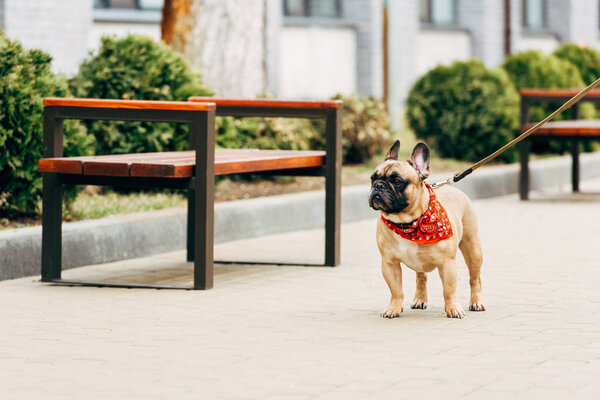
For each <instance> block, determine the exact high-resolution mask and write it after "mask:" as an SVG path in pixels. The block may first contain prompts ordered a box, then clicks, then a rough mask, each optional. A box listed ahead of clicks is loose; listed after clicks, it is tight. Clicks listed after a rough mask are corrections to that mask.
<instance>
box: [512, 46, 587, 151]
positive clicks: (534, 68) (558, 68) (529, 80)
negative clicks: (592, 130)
mask: <svg viewBox="0 0 600 400" xmlns="http://www.w3.org/2000/svg"><path fill="white" fill-rule="evenodd" d="M502 68H503V69H504V70H505V71H506V72H507V73H508V76H509V77H510V79H511V80H512V82H513V83H514V85H515V87H516V88H517V90H519V89H522V88H536V89H542V88H547V89H570V88H582V87H584V86H585V84H584V82H583V79H582V78H581V74H580V73H579V70H578V69H577V67H575V66H574V65H573V64H571V63H570V62H569V61H567V60H564V59H561V58H558V57H556V56H554V55H549V54H544V53H542V52H541V51H537V50H528V51H523V52H520V53H517V54H513V55H511V56H509V57H507V58H506V59H505V60H504V63H503V64H502ZM559 106H560V104H556V103H551V104H548V103H547V104H540V105H535V106H532V107H531V108H530V112H531V115H530V121H531V122H537V121H541V120H542V119H544V118H545V117H546V116H547V115H548V114H550V113H552V112H553V111H554V110H556V109H557V108H558V107H559ZM580 112H581V118H593V117H594V115H595V111H594V106H593V105H592V104H590V103H583V104H582V105H581V107H580ZM565 119H571V115H570V111H569V110H567V111H565V112H563V113H561V114H560V115H558V116H556V117H555V118H554V119H553V120H554V121H560V120H565ZM569 148H570V144H569V143H568V142H567V141H560V140H559V141H551V140H544V141H540V140H538V141H533V145H532V148H531V149H532V151H534V152H536V153H564V152H566V151H568V150H569ZM584 149H589V143H586V144H585V146H584Z"/></svg>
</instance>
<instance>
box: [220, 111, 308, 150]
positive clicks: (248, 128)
mask: <svg viewBox="0 0 600 400" xmlns="http://www.w3.org/2000/svg"><path fill="white" fill-rule="evenodd" d="M317 135H318V133H317V132H316V131H315V130H314V129H313V127H312V126H311V124H310V122H309V121H308V120H306V119H296V118H233V117H218V118H217V121H216V137H215V142H216V145H217V147H221V148H230V149H275V150H276V149H279V150H310V149H311V147H310V146H311V144H312V143H313V140H314V138H315V136H317Z"/></svg>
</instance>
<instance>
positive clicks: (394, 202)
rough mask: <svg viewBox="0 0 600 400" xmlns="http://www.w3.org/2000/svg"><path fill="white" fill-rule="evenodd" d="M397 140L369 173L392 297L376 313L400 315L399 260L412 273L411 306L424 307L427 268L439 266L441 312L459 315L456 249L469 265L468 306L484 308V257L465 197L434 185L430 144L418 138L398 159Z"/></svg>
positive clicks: (386, 278) (379, 237)
mask: <svg viewBox="0 0 600 400" xmlns="http://www.w3.org/2000/svg"><path fill="white" fill-rule="evenodd" d="M399 150H400V141H399V140H397V141H396V142H395V143H394V145H393V146H392V147H391V148H390V150H389V152H388V153H387V155H386V157H385V161H384V162H383V163H382V164H380V165H379V166H377V168H376V169H375V172H374V173H373V175H372V176H371V191H370V193H369V206H370V207H371V208H373V209H374V210H378V211H380V212H381V218H379V220H378V222H377V235H376V239H377V246H378V248H379V252H380V253H381V260H382V263H381V264H382V265H381V269H382V272H383V277H384V279H385V281H386V283H387V284H388V286H389V288H390V291H391V294H392V298H391V300H390V304H389V306H388V308H387V309H385V310H384V311H383V312H382V313H381V316H382V317H385V318H395V317H399V316H400V314H401V313H402V312H403V311H404V308H403V301H404V292H403V291H402V268H401V264H404V265H406V266H407V267H409V268H411V269H413V270H414V271H416V273H417V288H416V293H415V297H414V300H413V302H412V305H411V308H413V309H425V308H427V273H428V272H431V271H433V270H434V269H436V268H437V269H438V272H439V274H440V278H441V280H442V284H443V293H444V302H445V311H446V315H447V316H448V317H450V318H463V317H464V316H465V313H464V311H463V309H462V308H461V307H460V305H459V304H458V302H457V300H456V255H457V250H458V249H460V251H461V253H462V255H463V257H464V259H465V262H466V264H467V267H468V268H469V277H470V279H469V283H470V285H471V300H470V302H469V310H471V311H485V305H484V304H483V302H482V293H481V275H480V274H481V265H482V262H483V257H482V253H481V244H480V242H479V237H478V234H477V218H476V216H475V213H474V212H473V208H472V206H471V202H470V201H469V198H468V197H467V196H466V195H465V194H464V193H463V192H461V191H460V190H458V189H455V188H453V187H451V186H443V187H440V188H439V189H436V190H435V191H434V190H433V189H432V188H431V187H430V186H429V185H428V184H427V183H426V182H425V179H427V177H428V176H429V161H430V153H429V147H428V146H427V145H426V144H425V143H418V144H417V145H416V146H415V148H414V149H413V151H412V154H411V156H410V158H409V160H408V161H404V162H403V161H398V152H399Z"/></svg>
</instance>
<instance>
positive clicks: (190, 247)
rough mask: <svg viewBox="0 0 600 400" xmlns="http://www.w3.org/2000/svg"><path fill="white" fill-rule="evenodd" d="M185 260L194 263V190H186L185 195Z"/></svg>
mask: <svg viewBox="0 0 600 400" xmlns="http://www.w3.org/2000/svg"><path fill="white" fill-rule="evenodd" d="M187 198H188V200H187V202H188V211H187V236H186V237H187V260H188V261H190V262H191V261H194V258H195V257H194V243H195V241H196V235H195V232H196V227H195V225H196V224H195V221H196V189H188V195H187Z"/></svg>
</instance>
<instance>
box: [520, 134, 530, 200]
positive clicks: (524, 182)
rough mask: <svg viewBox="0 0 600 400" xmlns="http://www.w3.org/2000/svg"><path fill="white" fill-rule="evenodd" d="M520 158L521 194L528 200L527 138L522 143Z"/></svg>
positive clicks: (522, 198) (523, 198)
mask: <svg viewBox="0 0 600 400" xmlns="http://www.w3.org/2000/svg"><path fill="white" fill-rule="evenodd" d="M519 158H520V162H521V171H520V174H519V194H520V196H521V200H527V199H528V198H529V140H527V139H525V140H523V141H522V142H521V143H520V147H519Z"/></svg>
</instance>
